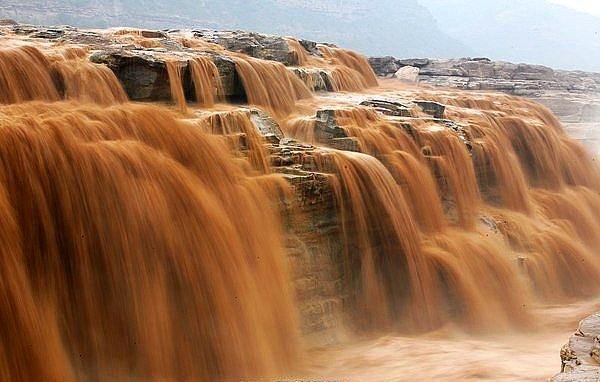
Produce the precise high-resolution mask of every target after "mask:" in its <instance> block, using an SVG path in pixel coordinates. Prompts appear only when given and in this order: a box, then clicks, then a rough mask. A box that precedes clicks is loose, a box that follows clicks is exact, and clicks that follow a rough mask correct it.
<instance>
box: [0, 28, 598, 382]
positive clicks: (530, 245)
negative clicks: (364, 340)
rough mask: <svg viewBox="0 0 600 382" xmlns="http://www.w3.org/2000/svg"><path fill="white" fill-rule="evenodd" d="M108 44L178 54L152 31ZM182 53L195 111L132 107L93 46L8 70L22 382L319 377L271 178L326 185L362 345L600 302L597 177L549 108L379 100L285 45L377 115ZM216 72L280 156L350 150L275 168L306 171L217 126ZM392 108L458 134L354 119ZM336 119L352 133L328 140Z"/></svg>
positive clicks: (36, 54) (22, 61)
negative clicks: (426, 106)
mask: <svg viewBox="0 0 600 382" xmlns="http://www.w3.org/2000/svg"><path fill="white" fill-rule="evenodd" d="M110 35H111V36H113V37H112V38H116V39H117V40H118V41H120V42H129V41H133V42H134V43H135V44H136V45H139V46H141V47H151V48H158V47H160V46H161V45H160V42H158V41H156V40H153V39H149V38H147V37H145V35H144V33H143V32H142V31H139V30H118V31H112V32H111V33H110ZM9 38H12V37H10V36H9ZM178 38H179V40H178V41H179V42H180V43H181V45H182V46H183V47H184V48H185V49H181V51H180V52H178V54H177V55H173V56H172V57H171V56H170V55H169V54H168V53H165V52H160V54H158V55H156V57H158V58H159V59H162V60H163V61H164V66H163V69H164V73H163V74H164V76H165V78H167V79H168V89H169V91H170V95H171V98H172V102H173V103H174V104H175V105H176V108H172V107H171V108H169V107H167V106H164V105H163V106H160V105H151V104H147V105H141V104H136V103H132V102H129V101H128V99H127V95H126V93H125V91H124V90H123V87H122V86H121V83H120V81H119V79H118V78H117V77H116V76H115V74H114V73H113V71H111V70H110V69H109V68H108V67H106V66H103V65H99V64H93V63H91V62H89V61H88V55H89V54H90V53H89V51H88V50H87V49H83V48H81V47H78V46H60V45H59V46H52V47H48V46H42V47H40V48H39V49H38V48H36V47H34V46H32V45H31V44H30V43H25V44H21V43H19V44H15V46H10V47H7V48H4V49H2V50H0V104H2V105H1V106H0V208H1V210H2V211H3V214H4V219H3V221H4V224H3V225H2V228H0V241H1V244H2V246H1V248H2V249H1V250H0V255H1V256H2V259H3V260H4V262H3V267H2V269H1V270H0V273H1V274H0V276H2V277H0V279H1V282H0V296H1V297H2V298H1V299H0V300H1V302H0V318H2V322H3V324H2V325H1V328H0V376H1V378H2V379H3V380H48V381H68V380H206V381H208V380H211V381H212V380H232V379H233V380H239V379H244V378H255V377H258V378H270V377H273V378H275V377H278V376H282V375H288V374H291V373H295V372H298V373H303V372H306V371H305V370H303V369H302V366H303V365H302V362H301V361H302V359H303V354H305V350H306V349H305V347H306V346H305V345H306V344H304V343H303V337H302V336H301V333H300V324H299V318H298V315H299V312H298V306H297V296H295V295H294V290H293V282H292V274H294V272H297V270H295V269H293V270H292V271H290V270H289V269H288V268H289V266H290V264H288V262H287V260H286V259H287V254H286V245H287V241H286V240H287V239H289V237H288V236H286V235H289V232H290V231H293V229H294V227H289V226H287V225H286V224H285V223H284V221H283V216H282V214H281V212H282V211H283V210H284V209H286V207H284V206H288V205H292V204H294V200H293V199H294V196H293V194H292V192H291V190H290V189H291V187H290V186H289V184H288V183H287V182H286V181H285V179H284V178H283V177H282V176H281V175H276V174H274V173H275V172H279V171H281V172H284V173H286V174H288V175H294V174H296V173H297V172H300V171H304V170H305V169H306V168H308V167H310V166H312V171H313V174H312V176H313V177H314V176H317V175H318V176H324V177H325V178H326V179H328V181H329V184H330V187H331V189H332V190H333V191H332V193H333V199H334V201H335V207H336V214H335V219H336V224H337V226H338V229H339V232H338V236H339V241H340V242H341V245H340V247H339V248H340V252H341V253H336V256H340V257H343V262H342V263H343V264H342V267H341V268H342V269H340V272H341V286H340V289H342V291H343V294H344V302H345V304H344V309H343V313H344V319H345V326H347V327H348V328H351V330H353V331H356V332H359V333H360V334H362V335H368V334H372V333H381V332H385V333H390V332H391V333H404V334H407V333H409V334H414V333H427V332H430V331H432V330H443V329H444V328H448V327H452V328H453V329H456V331H457V332H459V331H460V330H469V331H470V332H479V333H490V332H494V333H507V332H510V331H511V330H513V329H516V328H521V329H532V330H533V329H536V323H535V321H536V320H535V318H536V314H537V312H536V311H534V310H533V309H532V308H531V307H532V306H535V305H539V304H545V303H565V302H571V301H573V300H574V299H577V298H583V297H587V298H595V297H598V294H599V292H600V262H599V261H598V255H599V254H598V248H599V245H600V228H599V227H600V195H599V191H600V175H599V172H598V169H597V166H596V165H595V164H594V163H593V161H592V159H591V157H590V155H589V154H588V153H587V152H586V151H585V150H584V149H583V148H582V147H581V146H579V145H578V144H577V143H576V142H574V141H573V140H571V139H570V138H569V137H567V136H566V134H565V133H564V132H563V130H562V127H561V125H560V122H558V121H557V119H556V118H555V117H554V116H553V115H552V114H551V113H550V112H549V111H548V110H546V109H545V108H543V107H541V106H539V105H537V104H534V103H532V102H530V101H525V100H522V99H519V98H514V97H508V96H499V95H489V94H477V95H469V94H468V93H460V92H449V91H442V90H439V91H435V90H424V89H420V88H415V89H402V87H401V86H400V85H398V86H396V85H394V86H392V87H391V90H390V89H389V88H388V89H386V88H383V87H382V88H376V89H368V88H372V87H376V86H377V85H378V81H377V78H376V77H375V74H374V73H373V71H372V70H371V68H370V67H369V64H368V62H367V61H366V59H365V58H364V57H363V56H361V55H359V54H357V53H354V52H351V51H347V50H344V49H340V48H333V47H329V46H325V45H320V46H319V47H318V49H319V51H320V53H321V56H316V55H315V54H314V53H311V54H309V53H308V52H307V51H305V50H304V48H303V46H302V45H301V44H300V43H299V42H298V41H297V40H294V39H287V41H288V44H289V46H290V51H291V52H293V53H294V54H295V57H296V59H297V61H298V65H300V66H303V67H311V66H312V67H314V68H317V69H319V70H322V71H323V72H324V73H329V75H330V78H329V80H331V81H332V84H331V85H332V87H333V89H334V90H336V91H355V92H362V93H360V94H353V95H348V94H346V95H344V96H345V97H346V98H344V96H340V98H339V99H335V98H333V97H332V98H327V97H319V96H316V95H314V94H312V93H311V91H310V90H309V88H308V87H307V86H306V85H305V83H304V82H303V81H302V80H301V79H300V78H298V77H297V76H296V75H295V74H294V72H293V71H292V70H290V69H288V68H286V67H285V66H284V65H283V64H281V63H277V62H273V61H268V60H260V59H256V58H253V57H248V56H246V55H244V54H242V53H234V52H229V51H227V50H226V49H224V48H222V47H219V46H216V45H215V44H211V43H206V42H204V41H202V40H200V39H197V38H195V37H193V36H192V37H178ZM19 41H20V40H19ZM207 54H208V55H207ZM212 54H218V55H222V56H223V55H224V56H226V58H227V59H230V60H231V61H232V62H233V65H234V67H235V75H236V76H238V77H239V79H238V80H239V81H240V84H241V86H242V87H243V90H244V96H245V100H247V103H248V104H249V105H252V106H253V107H254V106H256V107H262V108H264V109H265V110H266V111H268V112H269V113H271V114H272V116H273V117H274V118H276V120H277V121H279V122H280V123H279V126H280V127H281V128H282V129H283V133H285V134H286V135H287V136H292V137H295V138H296V139H298V140H302V141H304V142H306V143H310V144H312V145H317V146H330V147H314V146H311V145H301V146H293V147H295V148H297V147H301V148H302V150H303V151H302V152H301V154H294V155H298V156H299V157H302V158H303V159H302V160H299V161H298V163H293V165H290V166H289V167H288V168H284V169H283V170H282V169H281V168H275V167H274V166H272V164H271V162H272V161H273V162H274V163H275V162H276V160H275V159H274V158H272V157H271V154H273V153H277V149H280V152H281V151H283V150H288V151H289V150H293V149H295V148H293V149H289V148H287V147H284V148H283V149H281V147H279V146H278V145H280V146H283V145H284V143H281V142H283V141H282V140H281V136H282V134H280V131H275V133H274V134H271V135H272V136H271V137H270V138H271V139H276V140H277V142H279V143H277V144H273V145H271V146H267V145H266V141H265V138H264V137H263V135H261V133H260V132H259V129H258V127H257V122H255V121H254V119H253V114H252V113H254V111H251V110H249V109H248V108H243V109H240V108H238V107H234V106H232V105H224V104H221V103H224V101H226V99H225V96H224V93H225V92H224V85H223V81H222V78H221V74H222V73H220V72H219V69H218V68H217V66H216V65H215V63H214V62H213V59H212V57H213V56H211V55H212ZM157 67H161V66H160V65H157ZM186 71H189V76H187V77H189V81H190V83H185V81H187V80H186V78H187V77H186V75H185V73H187V72H186ZM186 89H187V90H186ZM188 90H189V91H188ZM191 90H193V97H194V98H195V99H194V100H195V103H194V102H188V101H194V100H188V99H186V94H187V96H188V97H189V96H190V93H191ZM375 92H382V93H386V95H387V96H389V97H392V98H393V97H408V98H409V99H412V100H429V101H437V102H440V103H443V104H445V105H447V108H446V111H445V117H446V118H447V119H445V120H440V119H439V118H431V117H430V116H428V115H427V114H426V113H425V112H424V110H420V109H418V108H415V109H413V110H411V111H410V112H409V113H408V115H404V116H391V117H390V116H385V115H383V114H382V113H380V112H379V111H378V110H377V109H376V108H372V107H366V106H356V102H355V100H356V97H358V98H359V99H361V100H362V99H364V98H368V97H370V96H372V95H373V94H374V93H375ZM167 94H169V93H167ZM322 109H330V110H332V111H333V112H332V113H331V114H328V115H330V116H331V118H332V121H333V122H332V123H333V125H334V126H333V127H332V126H328V127H325V128H324V131H325V133H324V132H323V131H321V130H319V129H322V128H323V127H322V126H321V124H322V123H324V122H323V121H322V120H319V118H317V117H315V112H316V111H317V110H322ZM317 116H318V115H317ZM329 122H331V121H329ZM268 124H271V125H273V124H275V122H274V121H269V122H268ZM275 125H276V124H275ZM279 126H277V128H279ZM328 128H329V129H330V130H327V129H328ZM273 137H274V138H273ZM340 139H342V140H343V139H346V140H345V141H344V142H346V143H348V142H351V143H352V145H351V150H349V151H344V150H340V149H339V147H340V146H339V140H340ZM354 143H355V144H354ZM336 148H337V149H336ZM354 151H360V152H354ZM286 211H287V213H291V214H293V213H295V210H294V208H289V209H286ZM318 224H320V223H318V222H317V223H315V227H317V226H318ZM314 229H315V230H318V229H319V228H314ZM319 245H321V243H320V242H319V241H318V240H314V241H309V242H307V243H306V244H305V246H306V247H316V248H317V250H318V248H319ZM324 277H327V276H324ZM303 282H307V281H306V280H304V281H303ZM309 282H311V280H309ZM415 341H416V342H418V341H419V339H416V340H415ZM308 345H310V344H308ZM298 370H300V371H298ZM357 374H359V373H357ZM383 379H385V378H383Z"/></svg>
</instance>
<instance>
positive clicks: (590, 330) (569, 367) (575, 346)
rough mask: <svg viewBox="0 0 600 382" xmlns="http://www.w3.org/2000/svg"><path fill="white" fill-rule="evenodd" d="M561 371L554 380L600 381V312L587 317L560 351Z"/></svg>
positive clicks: (557, 381)
mask: <svg viewBox="0 0 600 382" xmlns="http://www.w3.org/2000/svg"><path fill="white" fill-rule="evenodd" d="M560 358H561V373H560V374H558V375H556V376H554V377H553V378H552V380H551V381H552V382H588V381H589V382H592V381H600V313H597V314H594V315H592V316H590V317H587V318H585V319H584V320H582V321H581V322H580V323H579V329H578V330H577V331H576V332H575V334H573V335H572V336H571V338H570V339H569V342H568V343H567V344H566V345H565V346H563V348H562V349H561V351H560Z"/></svg>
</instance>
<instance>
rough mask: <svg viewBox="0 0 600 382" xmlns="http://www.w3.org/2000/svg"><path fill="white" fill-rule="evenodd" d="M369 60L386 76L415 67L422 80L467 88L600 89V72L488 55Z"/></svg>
mask: <svg viewBox="0 0 600 382" xmlns="http://www.w3.org/2000/svg"><path fill="white" fill-rule="evenodd" d="M369 62H370V63H371V66H372V67H373V69H374V70H375V72H376V73H377V74H378V75H379V76H382V77H391V76H392V75H393V74H394V73H396V72H397V71H398V69H400V68H402V67H405V66H412V67H416V68H418V69H419V76H420V80H421V81H422V82H426V83H429V84H432V85H440V86H450V87H456V88H461V89H467V90H497V91H505V92H509V93H512V94H516V95H525V96H527V95H529V94H532V93H535V92H536V91H540V90H564V91H571V92H598V91H600V74H596V73H586V72H572V71H561V70H553V69H551V68H548V67H546V66H542V65H531V64H514V63H511V62H504V61H492V60H490V59H488V58H460V59H451V60H430V59H396V58H394V57H389V56H388V57H371V58H370V59H369Z"/></svg>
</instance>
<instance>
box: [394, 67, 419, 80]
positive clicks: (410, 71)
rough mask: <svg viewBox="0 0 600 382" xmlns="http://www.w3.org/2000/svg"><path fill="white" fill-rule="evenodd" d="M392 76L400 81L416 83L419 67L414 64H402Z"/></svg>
mask: <svg viewBox="0 0 600 382" xmlns="http://www.w3.org/2000/svg"><path fill="white" fill-rule="evenodd" d="M394 77H395V78H397V79H398V80H400V81H402V82H408V83H413V84H416V83H417V82H419V68H415V67H414V66H404V67H402V68H400V69H398V70H397V71H396V73H394Z"/></svg>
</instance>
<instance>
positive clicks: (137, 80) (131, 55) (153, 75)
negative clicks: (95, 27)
mask: <svg viewBox="0 0 600 382" xmlns="http://www.w3.org/2000/svg"><path fill="white" fill-rule="evenodd" d="M90 61H92V62H95V63H98V64H105V65H106V66H108V67H109V68H110V69H111V70H112V71H113V72H114V73H115V75H116V76H117V78H118V79H119V80H120V81H121V83H122V84H123V88H124V89H125V92H126V93H127V95H128V96H129V98H130V99H132V100H135V101H150V100H165V99H170V98H171V90H170V87H169V78H168V75H167V69H166V65H165V61H164V60H163V59H160V58H157V57H155V56H152V55H150V54H145V53H142V52H130V51H125V50H115V51H104V52H98V53H95V54H93V55H92V56H91V57H90Z"/></svg>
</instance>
